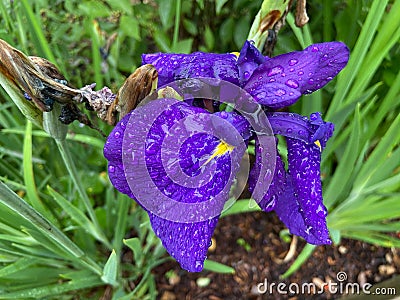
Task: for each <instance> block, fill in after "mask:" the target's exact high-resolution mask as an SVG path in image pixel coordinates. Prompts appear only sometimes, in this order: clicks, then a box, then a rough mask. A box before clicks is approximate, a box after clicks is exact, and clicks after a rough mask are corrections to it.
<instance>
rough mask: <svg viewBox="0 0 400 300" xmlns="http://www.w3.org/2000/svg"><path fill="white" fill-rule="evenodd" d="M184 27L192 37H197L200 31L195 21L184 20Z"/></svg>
mask: <svg viewBox="0 0 400 300" xmlns="http://www.w3.org/2000/svg"><path fill="white" fill-rule="evenodd" d="M182 24H183V27H184V28H185V30H186V31H187V32H189V33H190V34H191V35H197V33H198V30H197V24H196V23H194V22H193V21H190V20H187V19H184V20H183V21H182Z"/></svg>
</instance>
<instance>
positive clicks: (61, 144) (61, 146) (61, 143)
mask: <svg viewBox="0 0 400 300" xmlns="http://www.w3.org/2000/svg"><path fill="white" fill-rule="evenodd" d="M55 141H56V143H57V146H58V150H59V151H60V154H61V157H62V159H63V161H64V163H65V166H66V167H67V170H68V173H69V175H70V176H71V179H72V181H73V183H74V185H75V187H76V188H77V189H78V193H79V195H80V196H81V199H82V201H83V204H84V206H85V208H86V211H87V213H88V214H89V218H90V220H91V221H92V222H93V225H94V228H95V229H96V235H97V238H98V239H99V240H100V241H101V242H103V243H104V244H105V245H106V246H107V247H108V248H110V249H111V244H110V242H109V241H108V240H107V238H106V237H105V235H104V233H103V231H102V230H101V227H100V225H99V222H98V221H97V217H96V215H95V212H94V210H93V207H92V205H91V203H90V200H89V197H88V196H87V194H86V191H85V189H84V188H83V186H82V185H81V182H80V181H79V179H78V173H77V171H76V168H75V164H74V162H73V160H72V157H71V153H70V152H69V149H68V146H67V143H66V141H65V140H59V139H55Z"/></svg>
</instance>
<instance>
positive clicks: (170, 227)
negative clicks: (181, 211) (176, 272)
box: [149, 213, 218, 272]
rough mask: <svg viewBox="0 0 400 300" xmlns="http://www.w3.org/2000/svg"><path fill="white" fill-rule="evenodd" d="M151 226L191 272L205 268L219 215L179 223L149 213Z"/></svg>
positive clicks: (169, 250)
mask: <svg viewBox="0 0 400 300" xmlns="http://www.w3.org/2000/svg"><path fill="white" fill-rule="evenodd" d="M149 216H150V222H151V226H152V227H153V229H154V232H155V234H156V235H157V236H158V237H159V238H160V239H161V241H162V243H163V245H164V247H165V249H167V251H168V253H169V254H170V255H171V256H172V257H174V258H175V259H176V260H177V261H178V262H179V263H180V265H181V267H182V268H183V269H185V270H187V271H189V272H200V271H201V270H203V266H204V261H205V259H206V258H207V250H208V248H209V247H210V245H211V237H212V235H213V232H214V229H215V226H217V222H218V217H215V218H212V219H210V220H207V221H203V222H197V223H177V222H172V221H168V220H165V219H162V218H160V217H158V216H156V215H154V214H151V213H150V214H149Z"/></svg>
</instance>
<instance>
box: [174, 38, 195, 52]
mask: <svg viewBox="0 0 400 300" xmlns="http://www.w3.org/2000/svg"><path fill="white" fill-rule="evenodd" d="M192 44H193V39H192V38H189V39H185V40H180V41H178V42H177V43H176V45H175V46H174V47H173V48H172V49H171V51H172V52H175V53H186V54H187V53H190V52H191V51H192Z"/></svg>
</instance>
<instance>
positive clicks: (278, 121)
mask: <svg viewBox="0 0 400 300" xmlns="http://www.w3.org/2000/svg"><path fill="white" fill-rule="evenodd" d="M267 117H268V120H269V123H270V124H271V127H272V130H273V132H274V133H275V134H279V135H283V136H285V137H288V138H292V139H297V140H301V141H303V142H305V143H308V144H312V143H314V142H316V141H319V142H320V144H321V147H322V149H324V148H325V145H326V142H327V140H328V139H329V138H330V137H331V136H332V133H333V129H334V126H333V124H332V123H329V122H324V121H323V120H322V118H321V114H320V113H318V112H317V113H313V114H311V115H310V119H308V118H307V117H303V116H301V115H298V114H295V113H286V112H270V113H267Z"/></svg>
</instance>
